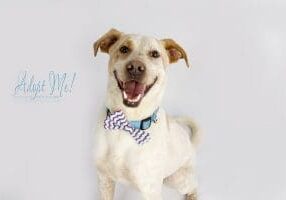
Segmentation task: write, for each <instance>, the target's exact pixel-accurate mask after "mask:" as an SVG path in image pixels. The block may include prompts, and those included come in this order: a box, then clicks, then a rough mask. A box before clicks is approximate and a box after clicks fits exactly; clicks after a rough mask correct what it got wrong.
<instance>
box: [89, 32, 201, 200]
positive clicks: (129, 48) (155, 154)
mask: <svg viewBox="0 0 286 200" xmlns="http://www.w3.org/2000/svg"><path fill="white" fill-rule="evenodd" d="M93 47H94V56H96V55H97V53H98V50H99V49H100V50H101V52H103V53H107V54H109V56H110V59H109V63H108V85H107V94H106V101H105V105H104V108H103V109H102V111H101V112H100V116H99V120H98V123H97V125H96V131H95V141H94V154H93V155H94V160H95V165H96V168H97V172H98V181H99V184H98V185H99V193H100V199H101V200H112V199H113V197H114V189H115V182H121V183H127V184H130V185H131V186H133V187H135V188H136V189H138V191H139V192H140V193H141V195H142V198H143V199H144V200H161V199H162V196H161V188H162V184H166V185H168V186H170V187H173V188H175V189H176V190H177V191H179V192H180V193H181V194H182V195H185V199H186V200H197V188H198V182H197V176H196V168H195V163H196V150H197V146H198V144H199V143H200V138H201V137H200V135H201V134H200V132H201V131H200V129H199V128H198V126H197V124H196V123H195V122H194V121H193V120H192V119H190V118H186V117H170V116H168V115H167V114H166V112H165V111H164V109H163V108H162V107H161V106H160V103H161V100H162V97H163V93H164V90H165V86H166V81H167V78H166V70H167V66H168V65H169V64H171V63H175V62H177V61H178V60H180V59H184V61H185V63H186V65H187V66H188V67H189V61H188V57H187V54H186V52H185V50H184V49H183V48H182V47H181V46H180V45H179V44H177V43H176V42H175V41H174V40H173V39H162V40H158V39H155V38H153V37H149V36H142V35H137V34H125V33H123V32H121V31H118V30H116V29H111V30H110V31H108V32H107V33H105V34H104V35H103V36H102V37H100V38H99V39H98V40H97V41H96V42H95V43H94V45H93Z"/></svg>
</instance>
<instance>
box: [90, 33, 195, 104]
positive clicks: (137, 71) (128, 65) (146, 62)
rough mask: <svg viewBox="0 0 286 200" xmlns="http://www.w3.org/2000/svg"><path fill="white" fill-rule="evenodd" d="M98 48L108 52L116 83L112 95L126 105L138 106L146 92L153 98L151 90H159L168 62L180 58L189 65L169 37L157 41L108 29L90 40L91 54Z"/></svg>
mask: <svg viewBox="0 0 286 200" xmlns="http://www.w3.org/2000/svg"><path fill="white" fill-rule="evenodd" d="M99 48H100V50H101V51H102V52H105V53H108V54H109V55H110V60H109V70H108V71H109V76H110V79H112V80H111V81H112V83H115V85H116V89H115V90H114V91H113V94H114V95H120V96H121V97H122V102H123V104H124V105H125V106H127V107H137V106H139V104H140V103H141V101H143V99H144V98H147V95H148V96H152V98H156V95H158V92H156V91H155V90H157V91H158V90H160V85H161V84H162V83H163V82H164V81H163V80H164V78H165V71H166V66H167V65H168V64H169V63H174V62H176V61H177V60H179V59H181V58H183V59H185V62H186V64H187V66H189V64H188V58H187V55H186V53H185V51H184V49H183V48H182V47H180V46H179V45H178V44H177V43H176V42H175V41H173V40H172V39H163V40H157V39H155V38H152V37H147V36H141V35H131V34H124V33H122V32H119V31H117V30H115V29H111V30H110V31H109V32H107V33H106V34H105V35H103V36H102V37H101V38H100V39H99V40H97V41H96V42H95V43H94V54H95V55H96V54H97V51H98V49H99ZM153 90H154V92H152V91H153ZM120 93H121V94H120Z"/></svg>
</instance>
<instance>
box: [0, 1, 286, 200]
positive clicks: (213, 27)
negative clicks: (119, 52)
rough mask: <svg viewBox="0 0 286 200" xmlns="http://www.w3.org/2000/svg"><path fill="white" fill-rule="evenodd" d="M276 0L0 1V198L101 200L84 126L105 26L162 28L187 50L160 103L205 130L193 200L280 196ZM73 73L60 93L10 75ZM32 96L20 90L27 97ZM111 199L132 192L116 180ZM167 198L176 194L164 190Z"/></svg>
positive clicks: (284, 179) (280, 51) (102, 58)
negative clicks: (44, 94)
mask: <svg viewBox="0 0 286 200" xmlns="http://www.w3.org/2000/svg"><path fill="white" fill-rule="evenodd" d="M285 9H286V3H285V1H282V0H281V1H275V0H268V1H266V0H264V1H263V0H260V1H258V0H241V1H227V0H216V1H211V0H200V1H194V0H186V1H163V0H161V1H151V0H142V1H137V2H135V1H132V0H121V1H108V0H92V1H87V0H86V1H80V0H77V1H67V0H58V1H56V0H49V1H48V0H46V1H36V0H25V1H20V0H18V1H16V0H14V1H8V0H4V1H3V0H1V1H0V25H1V27H0V55H1V59H0V70H1V71H0V200H62V199H69V200H78V199H87V200H92V199H98V197H97V194H98V193H97V188H96V176H95V170H94V168H93V165H92V154H91V147H92V127H94V124H95V119H96V116H97V111H98V109H99V107H100V106H101V105H102V101H103V97H104V92H105V87H106V86H105V85H106V81H107V80H106V75H107V69H106V65H107V59H108V56H106V55H104V54H100V55H99V56H98V57H97V58H96V59H95V58H94V57H93V52H92V44H93V42H94V41H95V40H96V39H97V38H98V37H99V36H100V35H101V34H103V33H104V32H106V31H107V30H109V29H110V28H111V27H115V28H117V29H119V30H121V31H125V32H128V33H141V34H147V35H153V36H155V37H157V38H165V37H171V38H174V39H175V40H176V41H177V42H178V43H180V44H182V45H183V46H184V47H185V49H186V50H187V51H188V53H189V57H190V60H191V63H192V66H193V68H192V69H191V70H189V69H187V68H186V67H185V66H184V63H183V62H180V63H178V64H176V65H172V66H170V68H169V72H168V73H169V81H168V87H167V91H166V95H165V98H164V103H163V104H164V107H165V108H166V110H167V111H168V112H169V113H170V114H176V115H179V114H188V115H190V116H192V117H194V118H195V119H197V121H199V122H200V124H201V126H202V128H203V129H204V132H205V139H204V144H203V145H202V147H201V149H200V151H199V155H198V163H199V166H198V168H199V169H198V170H199V179H200V197H201V199H202V200H230V199H231V200H241V199H245V200H258V199H259V200H269V199H270V200H284V199H286V170H285V169H286V159H285V151H286V146H285V140H286V136H285V134H286V127H285V126H286V104H285V102H286V87H285V85H286V53H285V52H286V38H285V34H286V27H285V18H286V14H285ZM23 71H26V72H27V74H28V75H29V76H32V75H34V78H35V80H36V79H37V80H43V79H46V77H47V76H48V74H49V72H50V71H54V72H56V73H68V74H69V77H70V74H72V73H76V77H75V81H74V84H73V87H72V88H71V89H70V91H69V92H68V93H67V94H66V95H65V96H63V97H60V98H56V99H54V100H51V99H49V98H42V99H37V98H36V99H31V98H25V97H21V95H18V96H17V95H15V87H16V85H17V81H18V79H19V76H20V75H19V74H21V73H23ZM28 95H29V94H28ZM116 199H126V200H128V199H129V200H134V199H139V194H138V193H137V192H136V191H135V190H132V189H130V188H128V187H125V186H119V187H117V190H116ZM164 199H172V200H173V199H180V197H179V196H178V195H177V193H176V192H174V191H172V190H169V189H166V188H165V189H164Z"/></svg>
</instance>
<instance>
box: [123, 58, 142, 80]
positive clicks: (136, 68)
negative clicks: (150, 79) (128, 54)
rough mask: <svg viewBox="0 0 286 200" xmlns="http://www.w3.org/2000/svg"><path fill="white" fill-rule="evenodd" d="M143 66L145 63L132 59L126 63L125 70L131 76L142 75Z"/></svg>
mask: <svg viewBox="0 0 286 200" xmlns="http://www.w3.org/2000/svg"><path fill="white" fill-rule="evenodd" d="M145 68H146V67H145V64H144V63H142V62H141V61H138V60H133V61H131V62H129V63H127V65H126V71H127V73H128V74H129V75H130V76H132V77H138V76H141V75H143V74H144V72H145Z"/></svg>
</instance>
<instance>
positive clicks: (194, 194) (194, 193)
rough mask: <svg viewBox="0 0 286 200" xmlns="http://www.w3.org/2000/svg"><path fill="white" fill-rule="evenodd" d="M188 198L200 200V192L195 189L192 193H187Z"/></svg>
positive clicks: (189, 199) (187, 199) (188, 199)
mask: <svg viewBox="0 0 286 200" xmlns="http://www.w3.org/2000/svg"><path fill="white" fill-rule="evenodd" d="M186 200H198V194H197V192H196V191H194V192H193V193H191V194H187V195H186Z"/></svg>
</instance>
